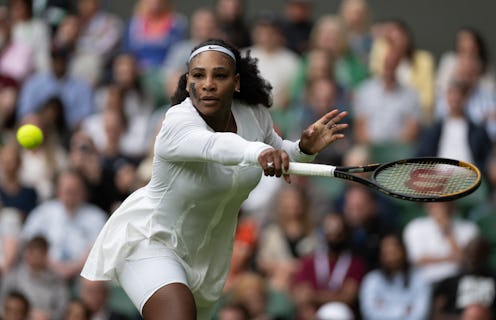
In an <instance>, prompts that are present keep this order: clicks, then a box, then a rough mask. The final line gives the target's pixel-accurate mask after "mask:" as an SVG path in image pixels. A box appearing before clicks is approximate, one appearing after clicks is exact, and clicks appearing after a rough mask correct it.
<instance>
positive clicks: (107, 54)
mask: <svg viewBox="0 0 496 320" xmlns="http://www.w3.org/2000/svg"><path fill="white" fill-rule="evenodd" d="M77 9H78V10H77V11H78V18H79V20H80V30H79V38H78V43H77V47H76V53H88V54H91V55H96V56H97V57H98V58H100V59H103V62H104V63H103V65H104V66H106V65H108V63H109V62H110V59H111V58H112V57H113V56H114V54H115V53H116V50H117V48H118V46H119V45H120V40H121V38H122V32H123V25H122V21H121V19H120V18H118V17H117V16H116V15H114V14H112V13H110V12H108V11H106V10H105V9H103V8H102V0H78V1H77Z"/></svg>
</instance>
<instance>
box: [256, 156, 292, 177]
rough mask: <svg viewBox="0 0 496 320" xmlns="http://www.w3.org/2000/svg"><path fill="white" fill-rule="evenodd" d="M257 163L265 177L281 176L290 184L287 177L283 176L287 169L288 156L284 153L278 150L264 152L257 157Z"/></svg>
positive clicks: (286, 175)
mask: <svg viewBox="0 0 496 320" xmlns="http://www.w3.org/2000/svg"><path fill="white" fill-rule="evenodd" d="M258 163H259V164H260V166H261V167H262V169H263V171H264V174H265V175H266V176H271V177H273V176H276V177H281V176H283V177H284V180H286V182H287V183H291V179H290V177H289V175H288V174H284V172H286V171H288V169H289V156H288V154H287V153H286V151H284V150H280V149H267V150H264V151H262V152H261V153H260V155H259V156H258Z"/></svg>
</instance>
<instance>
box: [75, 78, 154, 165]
mask: <svg viewBox="0 0 496 320" xmlns="http://www.w3.org/2000/svg"><path fill="white" fill-rule="evenodd" d="M105 97H106V101H105V105H104V106H103V109H102V110H101V111H100V112H97V113H94V114H93V115H91V116H89V117H87V118H86V119H85V120H84V121H83V123H82V124H81V128H82V130H83V131H84V132H86V133H87V134H88V135H90V136H91V138H92V140H93V141H94V143H95V146H96V147H97V149H98V151H99V152H100V153H101V154H102V155H103V156H104V157H105V158H107V159H110V161H112V160H114V159H119V158H127V159H130V160H135V161H139V160H141V159H142V158H143V157H144V156H145V154H146V152H147V151H148V142H147V141H146V139H147V130H148V128H147V126H148V119H149V116H150V115H149V114H146V113H144V114H142V115H136V116H134V117H133V116H129V115H128V113H127V112H126V110H125V107H126V105H125V93H124V90H122V89H121V88H120V87H119V86H118V85H116V84H110V85H108V86H107V87H106V94H105Z"/></svg>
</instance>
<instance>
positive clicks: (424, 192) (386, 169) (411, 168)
mask: <svg viewBox="0 0 496 320" xmlns="http://www.w3.org/2000/svg"><path fill="white" fill-rule="evenodd" d="M364 172H370V173H371V174H370V177H369V178H364V177H363V176H359V175H357V174H361V173H364ZM287 173H289V174H297V175H306V176H320V177H335V178H340V179H345V180H350V181H354V182H358V183H361V184H363V185H365V186H367V187H369V188H372V189H375V190H378V191H380V192H382V193H384V194H386V195H389V196H392V197H395V198H399V199H403V200H409V201H417V202H436V201H450V200H455V199H458V198H461V197H464V196H467V195H469V194H470V193H472V192H474V191H475V190H476V189H477V188H478V187H479V185H480V183H481V174H480V171H479V169H478V168H477V167H476V166H474V165H472V164H470V163H467V162H463V161H459V160H453V159H446V158H411V159H403V160H398V161H393V162H388V163H384V164H369V165H365V166H357V167H336V166H331V165H325V164H314V163H300V162H291V163H290V164H289V170H288V171H287Z"/></svg>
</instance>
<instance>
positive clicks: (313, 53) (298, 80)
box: [291, 49, 345, 111]
mask: <svg viewBox="0 0 496 320" xmlns="http://www.w3.org/2000/svg"><path fill="white" fill-rule="evenodd" d="M320 78H328V79H334V58H333V56H332V55H331V54H330V53H329V52H328V51H325V50H324V49H311V50H308V51H305V54H304V56H303V57H302V60H301V63H300V66H299V67H298V73H297V75H296V77H295V79H294V81H293V84H292V89H291V92H292V93H291V104H292V105H293V106H294V105H296V106H298V105H299V104H301V103H303V102H304V100H305V93H306V91H307V87H308V85H309V84H310V83H312V82H313V81H314V80H317V79H320ZM340 89H341V90H342V88H340ZM343 106H345V105H343ZM297 111H298V110H297Z"/></svg>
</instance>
